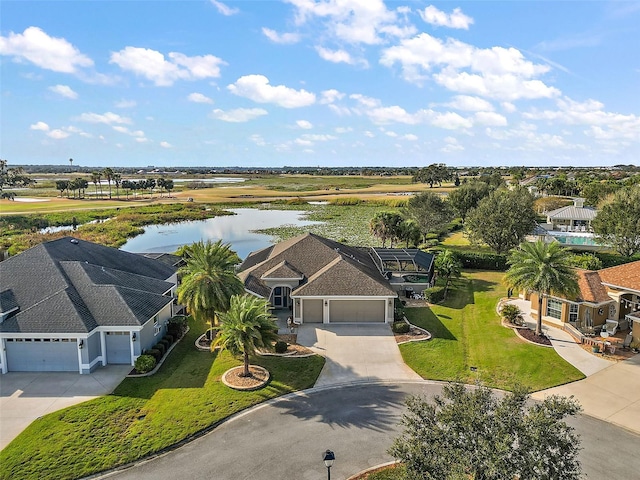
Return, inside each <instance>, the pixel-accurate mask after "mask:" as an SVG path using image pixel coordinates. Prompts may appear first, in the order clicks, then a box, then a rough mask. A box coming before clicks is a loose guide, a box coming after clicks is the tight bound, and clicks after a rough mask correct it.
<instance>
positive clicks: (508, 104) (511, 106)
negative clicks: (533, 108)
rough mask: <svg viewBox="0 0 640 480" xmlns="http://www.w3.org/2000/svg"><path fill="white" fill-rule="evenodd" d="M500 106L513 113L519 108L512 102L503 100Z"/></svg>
mask: <svg viewBox="0 0 640 480" xmlns="http://www.w3.org/2000/svg"><path fill="white" fill-rule="evenodd" d="M500 106H501V107H502V108H503V110H504V111H505V112H507V113H513V112H515V111H516V110H517V108H516V106H515V105H514V104H513V103H511V102H502V103H501V104H500Z"/></svg>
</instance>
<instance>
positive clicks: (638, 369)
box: [508, 299, 640, 434]
mask: <svg viewBox="0 0 640 480" xmlns="http://www.w3.org/2000/svg"><path fill="white" fill-rule="evenodd" d="M508 303H512V304H514V305H517V306H518V307H520V310H521V311H522V312H523V313H524V318H525V321H526V322H527V324H528V325H529V326H531V327H533V328H535V323H536V321H535V319H534V318H533V317H532V316H531V308H530V305H529V302H526V301H524V300H520V299H515V300H510V301H509V302H508ZM543 330H544V332H545V333H546V334H547V336H548V337H549V338H550V339H551V343H552V344H553V347H554V348H555V350H556V352H558V355H560V356H561V357H562V358H564V359H565V360H566V361H567V362H569V363H571V364H572V365H573V366H575V367H576V368H577V369H578V370H580V371H581V372H582V373H584V374H585V375H586V376H587V378H585V379H584V380H580V381H577V382H573V383H569V384H567V385H561V386H559V387H554V388H550V389H547V390H542V391H540V392H536V393H534V394H533V395H532V398H534V399H536V400H543V399H544V398H545V397H547V396H549V395H562V396H566V397H568V396H571V395H573V396H574V397H575V398H576V399H578V401H579V402H580V403H581V404H582V408H583V409H584V413H586V414H587V415H591V416H592V417H595V418H598V419H601V420H605V421H607V422H610V423H612V424H614V425H618V426H621V427H624V428H626V429H628V430H631V431H632V432H635V433H637V434H640V355H636V356H635V357H633V358H631V359H629V360H625V361H622V362H615V361H610V360H605V359H603V358H601V357H597V356H595V355H593V354H591V353H589V352H587V351H585V350H584V349H583V348H582V347H581V346H580V345H579V344H577V343H576V342H575V341H574V340H573V338H572V337H571V336H570V335H569V334H568V333H566V332H564V331H562V330H560V329H558V328H554V327H548V326H544V327H543Z"/></svg>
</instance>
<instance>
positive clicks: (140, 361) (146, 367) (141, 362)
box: [134, 355, 157, 373]
mask: <svg viewBox="0 0 640 480" xmlns="http://www.w3.org/2000/svg"><path fill="white" fill-rule="evenodd" d="M156 364H157V360H156V358H155V357H154V356H153V355H140V356H139V357H138V358H136V361H135V364H134V367H136V371H137V372H138V373H147V372H150V371H151V370H153V369H154V368H155V367H156Z"/></svg>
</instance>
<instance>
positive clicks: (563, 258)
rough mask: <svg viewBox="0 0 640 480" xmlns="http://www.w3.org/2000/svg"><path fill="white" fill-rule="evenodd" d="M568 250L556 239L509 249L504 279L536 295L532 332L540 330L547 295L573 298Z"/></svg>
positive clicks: (574, 290)
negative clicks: (536, 311)
mask: <svg viewBox="0 0 640 480" xmlns="http://www.w3.org/2000/svg"><path fill="white" fill-rule="evenodd" d="M569 258H570V252H569V250H568V249H566V248H564V247H562V246H561V245H560V244H559V243H558V242H552V243H544V242H542V241H537V242H535V243H528V242H525V243H522V244H520V246H519V247H518V248H515V249H513V250H512V251H511V254H510V255H509V260H508V263H509V265H510V267H509V270H508V271H507V274H506V275H505V280H506V282H507V283H508V284H509V286H511V287H514V288H517V289H519V290H522V289H524V290H527V291H530V292H536V293H537V294H538V322H537V324H536V335H540V334H541V333H542V299H543V297H545V296H548V295H550V294H554V295H562V296H570V297H575V296H577V295H578V293H579V291H580V290H579V287H578V276H577V274H576V271H575V268H574V267H573V266H572V265H571V264H570V261H569Z"/></svg>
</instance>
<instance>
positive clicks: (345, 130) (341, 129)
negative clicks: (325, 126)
mask: <svg viewBox="0 0 640 480" xmlns="http://www.w3.org/2000/svg"><path fill="white" fill-rule="evenodd" d="M334 130H335V132H336V133H349V132H353V128H351V127H336V128H335V129H334Z"/></svg>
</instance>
